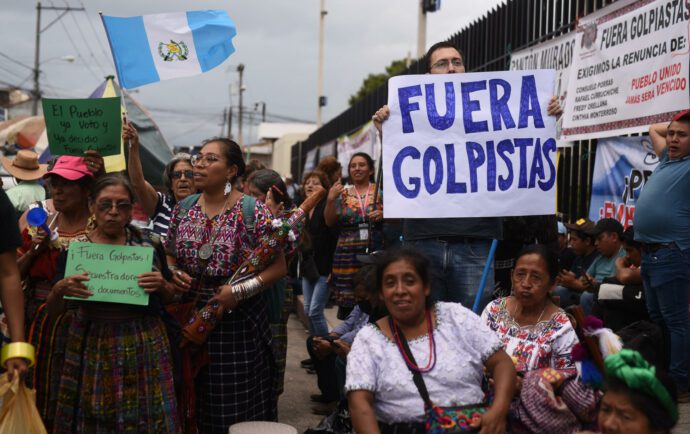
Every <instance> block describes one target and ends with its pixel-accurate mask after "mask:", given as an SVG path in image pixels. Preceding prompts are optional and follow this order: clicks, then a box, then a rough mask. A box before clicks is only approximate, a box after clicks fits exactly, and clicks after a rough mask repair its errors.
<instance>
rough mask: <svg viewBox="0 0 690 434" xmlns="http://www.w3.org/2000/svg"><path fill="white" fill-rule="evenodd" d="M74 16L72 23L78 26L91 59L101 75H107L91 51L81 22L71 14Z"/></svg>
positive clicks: (65, 1)
mask: <svg viewBox="0 0 690 434" xmlns="http://www.w3.org/2000/svg"><path fill="white" fill-rule="evenodd" d="M63 2H64V3H65V6H67V7H68V8H69V7H71V6H70V5H69V3H67V0H63ZM70 15H71V16H72V21H74V24H75V25H76V26H77V31H78V32H79V35H80V36H81V39H82V41H84V45H85V46H86V49H87V50H88V51H89V54H90V55H91V58H92V59H93V60H94V63H95V64H96V66H97V67H98V69H100V70H101V74H103V75H107V73H106V70H105V69H104V68H103V67H102V66H101V64H100V62H99V61H98V59H97V58H96V55H95V54H94V53H93V51H92V50H91V46H90V45H89V42H88V41H87V40H86V36H84V31H83V30H82V28H81V24H79V21H77V18H76V16H75V15H74V14H70Z"/></svg>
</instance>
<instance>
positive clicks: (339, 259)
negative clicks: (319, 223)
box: [332, 230, 368, 307]
mask: <svg viewBox="0 0 690 434" xmlns="http://www.w3.org/2000/svg"><path fill="white" fill-rule="evenodd" d="M367 244H368V242H367V241H366V240H360V239H359V230H341V232H340V237H338V244H337V245H336V247H335V254H334V255H333V274H332V277H333V286H334V290H335V291H334V294H335V302H336V304H337V305H338V306H341V307H353V306H354V305H355V295H354V291H353V288H352V279H353V277H354V276H355V273H357V271H359V269H360V268H361V267H362V264H361V263H360V262H359V261H358V260H357V255H360V254H363V253H365V252H366V250H367Z"/></svg>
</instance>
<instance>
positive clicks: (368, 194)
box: [324, 152, 383, 319]
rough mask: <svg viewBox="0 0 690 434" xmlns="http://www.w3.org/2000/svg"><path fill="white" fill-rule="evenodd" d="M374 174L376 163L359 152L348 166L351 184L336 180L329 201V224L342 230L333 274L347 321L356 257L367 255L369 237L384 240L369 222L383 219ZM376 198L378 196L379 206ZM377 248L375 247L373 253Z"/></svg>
mask: <svg viewBox="0 0 690 434" xmlns="http://www.w3.org/2000/svg"><path fill="white" fill-rule="evenodd" d="M374 171H375V168H374V160H372V159H371V157H370V156H369V155H368V154H365V153H364V152H357V153H356V154H354V155H352V157H351V158H350V163H349V164H348V173H349V175H350V182H351V183H352V185H351V186H349V187H348V188H345V187H343V185H342V184H341V183H340V181H336V182H335V183H334V184H333V185H332V187H331V189H330V190H329V192H328V198H327V199H326V208H325V210H324V219H325V221H326V225H327V226H329V227H335V226H337V227H338V228H339V229H340V235H339V237H338V244H337V245H336V248H335V254H334V255H333V273H332V283H333V287H334V289H335V299H336V303H337V304H338V318H340V319H345V318H346V317H347V315H348V314H349V313H350V311H352V309H353V308H354V306H355V298H354V292H353V288H352V278H353V277H354V275H355V274H356V273H357V271H358V270H359V269H360V268H361V264H360V263H359V262H358V261H357V255H358V254H363V253H365V252H366V249H367V246H368V245H369V237H372V240H373V241H374V242H375V243H377V242H379V243H380V241H381V239H382V238H383V235H382V232H381V229H380V227H378V226H374V227H372V230H371V231H369V228H370V225H369V223H370V222H371V223H372V224H374V225H379V224H380V223H381V220H383V205H382V203H383V197H382V195H381V194H378V195H376V194H375V189H376V185H375V184H374V183H373V182H372V181H373V177H374ZM374 196H377V198H376V203H374ZM370 232H371V233H370ZM377 247H378V246H376V244H375V247H374V250H376V249H377Z"/></svg>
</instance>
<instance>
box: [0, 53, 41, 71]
mask: <svg viewBox="0 0 690 434" xmlns="http://www.w3.org/2000/svg"><path fill="white" fill-rule="evenodd" d="M0 56H2V57H4V58H5V59H7V60H9V61H11V62H14V63H16V64H17V65H19V66H23V67H24V68H26V69H28V70H29V71H33V70H34V69H33V68H32V67H30V66H29V65H27V64H25V63H22V62H20V61H19V60H16V59H13V58H12V57H10V56H9V55H7V54H5V53H3V52H2V51H0Z"/></svg>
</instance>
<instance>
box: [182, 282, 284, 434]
mask: <svg viewBox="0 0 690 434" xmlns="http://www.w3.org/2000/svg"><path fill="white" fill-rule="evenodd" d="M206 345H207V348H208V356H209V364H208V365H207V366H206V367H205V368H204V369H202V370H201V371H200V372H199V375H198V376H197V378H196V381H195V383H196V406H197V409H198V426H199V432H200V433H204V434H216V433H217V434H227V432H228V428H229V427H230V425H233V424H235V423H239V422H249V421H275V420H276V419H277V412H278V409H277V401H278V395H277V394H276V391H275V384H276V368H275V361H274V359H273V353H272V347H271V330H270V328H269V321H268V312H267V306H266V300H265V298H264V297H262V296H260V295H259V296H254V297H252V298H250V299H248V300H245V301H243V302H242V303H240V304H239V306H238V307H237V308H236V309H235V310H233V312H232V313H231V314H226V315H225V316H224V317H223V318H222V320H221V321H220V322H219V324H218V326H217V327H216V329H215V330H213V332H212V333H211V334H210V335H209V337H208V341H207V342H206Z"/></svg>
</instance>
